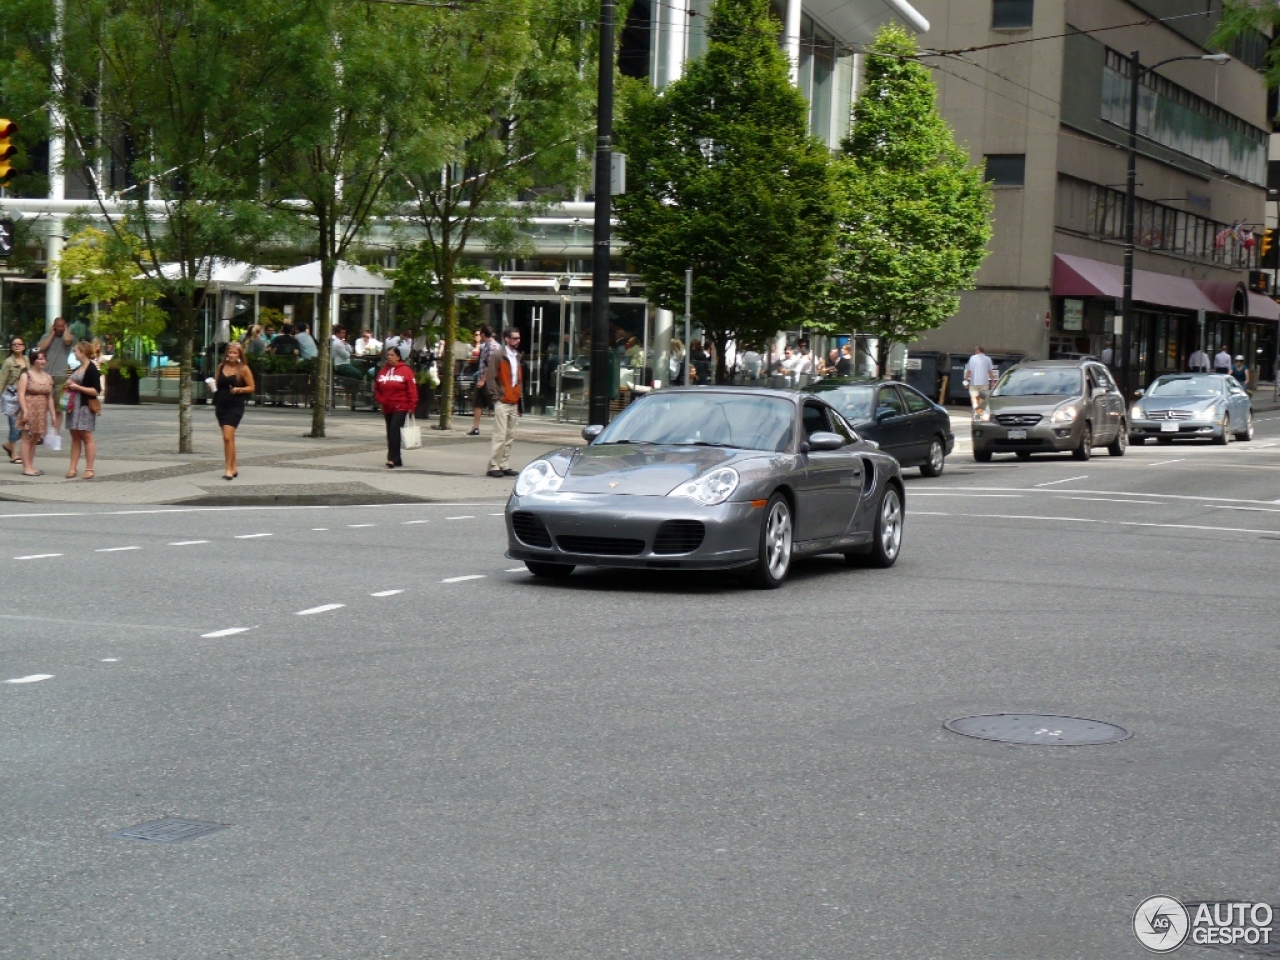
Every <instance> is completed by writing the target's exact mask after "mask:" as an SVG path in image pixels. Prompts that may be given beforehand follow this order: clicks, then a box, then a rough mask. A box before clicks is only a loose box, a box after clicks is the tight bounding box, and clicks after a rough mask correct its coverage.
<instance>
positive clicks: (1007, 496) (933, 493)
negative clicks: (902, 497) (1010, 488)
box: [911, 490, 1022, 500]
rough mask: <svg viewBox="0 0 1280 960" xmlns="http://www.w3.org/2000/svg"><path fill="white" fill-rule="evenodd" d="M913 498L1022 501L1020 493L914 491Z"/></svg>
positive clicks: (912, 492)
mask: <svg viewBox="0 0 1280 960" xmlns="http://www.w3.org/2000/svg"><path fill="white" fill-rule="evenodd" d="M911 496H912V497H913V498H914V497H994V498H995V499H998V500H1001V499H1002V500H1021V499H1022V494H1020V493H950V492H947V491H943V490H937V491H935V490H919V491H917V490H912V491H911Z"/></svg>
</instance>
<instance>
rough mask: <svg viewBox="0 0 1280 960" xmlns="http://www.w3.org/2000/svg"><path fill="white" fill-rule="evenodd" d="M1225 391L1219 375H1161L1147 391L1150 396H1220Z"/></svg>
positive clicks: (1167, 397) (1165, 397) (1164, 397)
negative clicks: (1166, 376)
mask: <svg viewBox="0 0 1280 960" xmlns="http://www.w3.org/2000/svg"><path fill="white" fill-rule="evenodd" d="M1224 392H1225V391H1224V390H1223V382H1222V380H1220V379H1219V378H1217V377H1168V378H1165V377H1161V378H1160V379H1159V380H1157V381H1156V382H1155V383H1153V384H1152V385H1151V389H1150V390H1148V391H1147V396H1149V397H1161V398H1163V399H1173V398H1174V397H1220V396H1222V394H1223V393H1224Z"/></svg>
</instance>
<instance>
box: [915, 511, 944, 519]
mask: <svg viewBox="0 0 1280 960" xmlns="http://www.w3.org/2000/svg"><path fill="white" fill-rule="evenodd" d="M911 515H912V516H913V517H949V516H951V514H949V513H943V512H942V511H941V510H912V511H911Z"/></svg>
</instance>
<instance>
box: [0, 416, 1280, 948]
mask: <svg viewBox="0 0 1280 960" xmlns="http://www.w3.org/2000/svg"><path fill="white" fill-rule="evenodd" d="M1258 428H1259V429H1258V438H1257V440H1255V441H1254V442H1253V443H1240V444H1233V445H1232V446H1230V447H1228V448H1226V449H1222V448H1214V447H1209V446H1195V447H1191V446H1173V447H1169V446H1164V445H1149V446H1147V447H1143V448H1131V449H1130V451H1129V454H1128V455H1127V456H1125V457H1124V458H1121V459H1116V458H1111V457H1108V456H1107V455H1106V454H1105V452H1101V451H1100V454H1101V455H1100V456H1096V457H1095V458H1094V459H1093V460H1092V461H1090V462H1087V463H1079V462H1076V461H1073V460H1071V459H1070V458H1069V457H1067V458H1061V459H1056V458H1055V459H1044V460H1035V461H1033V462H1031V463H1018V462H1016V461H1014V460H1012V459H1011V458H1010V459H1005V458H997V460H996V462H994V463H992V464H975V463H973V462H972V461H970V460H968V458H967V455H966V454H964V453H959V454H957V456H955V457H954V458H953V459H952V461H950V463H949V465H948V469H947V472H946V474H945V475H944V476H943V477H942V478H941V479H939V480H932V481H930V480H923V479H918V478H915V477H912V478H911V479H909V480H908V487H907V504H908V518H909V519H908V525H907V538H906V542H905V546H904V553H903V556H902V559H901V560H900V562H899V563H898V565H897V566H896V567H895V568H894V569H892V570H888V571H867V570H850V569H848V568H846V567H845V566H844V565H843V563H842V562H841V561H840V560H839V559H838V558H830V559H828V558H821V559H818V560H815V561H810V562H806V563H803V564H800V565H799V566H798V567H797V568H796V570H795V572H794V576H793V579H792V581H791V582H790V583H789V584H788V585H787V586H786V587H785V588H784V589H783V590H782V591H779V592H770V593H760V592H753V591H750V590H744V589H740V588H739V587H738V586H737V584H736V583H735V582H734V581H733V580H730V579H727V578H720V577H691V576H688V575H683V576H666V577H664V576H658V575H653V576H647V575H636V574H631V573H628V574H616V573H600V572H586V573H579V574H575V576H574V577H572V578H571V579H569V580H568V581H565V582H557V583H546V582H541V581H537V580H535V579H534V578H533V577H531V576H529V575H528V574H527V573H524V572H521V571H519V570H517V569H515V568H516V566H517V565H516V564H515V563H513V562H511V561H509V560H505V559H504V558H503V555H502V554H503V549H504V547H505V541H504V536H503V533H502V520H501V518H500V516H498V515H497V514H499V512H500V510H501V504H500V503H468V504H462V505H448V504H429V505H428V504H422V505H413V506H378V507H329V508H294V509H248V508H229V509H208V508H206V509H185V508H172V507H157V508H154V509H148V508H132V507H131V508H125V509H112V508H99V507H89V508H74V507H69V508H56V509H55V508H52V507H41V506H34V505H33V506H25V505H23V506H18V505H9V504H6V505H4V509H3V511H0V538H3V547H2V548H0V591H2V594H0V595H2V596H3V597H4V601H5V603H4V607H3V610H4V612H3V613H2V614H0V636H2V637H3V640H2V641H0V681H10V682H0V717H3V730H4V737H3V740H2V741H0V761H2V762H3V770H4V774H3V776H2V777H0V956H3V957H15V958H40V960H54V958H77V960H80V958H90V957H94V958H97V957H102V958H113V960H119V958H157V960H160V958H164V960H169V958H174V960H197V958H237V960H240V958H293V957H297V958H352V957H395V958H433V960H435V958H486V960H487V958H556V960H569V958H606V957H607V958H617V957H645V958H682V960H683V958H702V957H747V958H832V960H847V958H864V957H865V958H888V957H904V958H905V957H909V958H925V957H938V958H947V960H953V958H960V960H963V958H1082V960H1083V958H1087V960H1097V958H1111V957H1121V958H1124V957H1138V956H1145V955H1146V954H1145V953H1144V952H1143V950H1142V949H1141V948H1140V946H1139V945H1138V943H1137V941H1136V940H1135V938H1134V937H1133V934H1132V932H1131V918H1132V915H1133V911H1134V909H1135V907H1136V906H1137V905H1138V903H1139V902H1140V901H1141V900H1143V899H1144V898H1145V897H1147V896H1150V895H1153V894H1156V893H1164V894H1169V895H1172V896H1175V897H1179V898H1181V899H1183V900H1184V901H1192V900H1217V899H1232V900H1250V901H1252V900H1264V899H1268V898H1270V899H1272V900H1273V901H1274V900H1275V899H1276V893H1277V890H1278V888H1280V883H1278V881H1280V842H1278V841H1277V822H1276V821H1277V816H1276V812H1275V795H1276V787H1277V782H1276V772H1275V771H1276V766H1275V758H1276V744H1277V742H1280V711H1277V710H1276V709H1275V700H1276V691H1277V686H1278V684H1277V679H1278V677H1277V672H1278V671H1277V667H1276V663H1277V646H1280V631H1278V630H1277V616H1278V614H1280V603H1278V601H1277V585H1278V583H1280V578H1278V577H1277V569H1278V568H1280V415H1275V414H1269V415H1266V418H1265V419H1263V418H1260V420H1259V424H1258ZM909 472H910V473H912V474H915V472H916V471H914V470H912V471H909ZM391 591H396V592H394V593H391ZM41 676H46V677H47V678H46V679H32V678H36V677H41ZM14 680H25V681H27V682H22V683H13V682H12V681H14ZM999 712H1034V713H1046V714H1063V715H1068V716H1080V717H1089V718H1096V719H1101V720H1106V721H1109V722H1112V723H1117V724H1120V725H1122V726H1124V727H1126V728H1128V729H1129V730H1130V731H1131V732H1132V734H1133V736H1132V737H1131V738H1130V739H1128V740H1126V741H1124V742H1122V743H1117V744H1111V745H1107V746H1092V747H1072V748H1068V747H1011V746H1007V745H1001V744H996V743H989V742H985V741H980V740H973V739H967V738H963V737H960V736H957V735H956V734H953V733H950V732H948V731H946V730H944V729H943V726H942V724H943V721H945V720H947V719H949V718H956V717H962V716H967V715H973V714H988V713H999ZM169 816H173V817H189V818H194V819H198V820H207V821H212V822H216V823H220V824H225V825H227V826H226V829H223V830H220V831H218V832H216V833H212V834H209V835H207V836H204V837H200V838H198V839H194V840H189V841H186V842H184V843H180V844H173V845H161V844H148V843H142V842H139V841H135V840H122V839H112V838H110V837H109V836H108V835H109V834H111V833H113V832H114V831H117V830H121V829H123V828H126V827H130V826H132V825H135V824H138V823H141V822H144V821H149V820H154V819H157V818H162V817H169ZM1278 926H1280V925H1278ZM1179 952H1180V953H1184V954H1188V955H1192V956H1198V955H1205V956H1207V955H1208V954H1207V953H1206V952H1205V951H1204V950H1203V949H1199V948H1194V947H1192V946H1190V945H1188V946H1184V947H1183V948H1182V949H1181V950H1180V951H1179ZM1237 955H1238V954H1237Z"/></svg>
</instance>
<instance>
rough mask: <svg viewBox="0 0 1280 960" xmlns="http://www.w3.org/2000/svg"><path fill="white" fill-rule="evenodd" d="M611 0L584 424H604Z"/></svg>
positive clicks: (603, 14)
mask: <svg viewBox="0 0 1280 960" xmlns="http://www.w3.org/2000/svg"><path fill="white" fill-rule="evenodd" d="M615 9H616V2H615V0H600V81H599V84H598V85H597V95H596V96H597V99H596V183H595V193H596V220H595V235H594V238H593V247H592V261H591V381H590V399H589V402H588V405H587V414H588V416H587V422H588V423H598V424H602V425H603V424H607V423H608V422H609V233H610V223H609V219H610V217H611V216H612V213H613V209H612V208H613V22H614V15H615Z"/></svg>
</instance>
